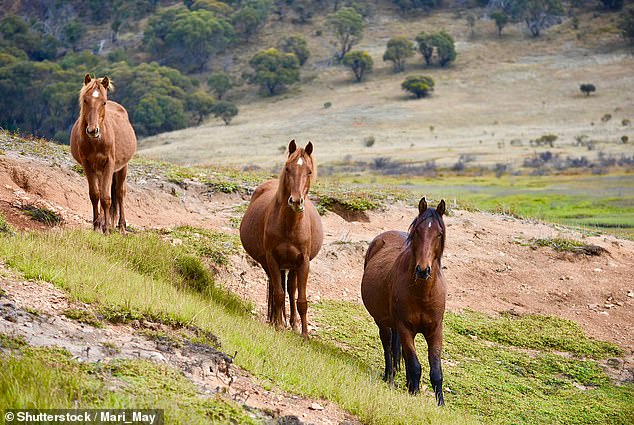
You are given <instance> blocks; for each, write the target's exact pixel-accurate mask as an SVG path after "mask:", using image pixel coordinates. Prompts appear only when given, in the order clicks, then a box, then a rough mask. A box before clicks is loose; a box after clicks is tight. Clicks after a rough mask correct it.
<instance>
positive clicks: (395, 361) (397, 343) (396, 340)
mask: <svg viewBox="0 0 634 425" xmlns="http://www.w3.org/2000/svg"><path fill="white" fill-rule="evenodd" d="M391 331H392V338H391V343H392V347H391V348H392V367H394V371H397V370H399V369H400V368H401V358H402V351H401V350H402V348H401V337H400V336H399V334H398V332H397V330H396V329H394V328H392V329H391Z"/></svg>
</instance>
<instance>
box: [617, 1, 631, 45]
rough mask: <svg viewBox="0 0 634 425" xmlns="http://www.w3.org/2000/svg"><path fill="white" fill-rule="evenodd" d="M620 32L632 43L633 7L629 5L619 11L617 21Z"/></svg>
mask: <svg viewBox="0 0 634 425" xmlns="http://www.w3.org/2000/svg"><path fill="white" fill-rule="evenodd" d="M618 26H619V29H620V30H621V34H622V35H623V37H624V38H626V39H628V40H629V42H630V44H634V7H630V8H628V9H626V10H624V11H623V12H622V13H621V16H620V18H619V23H618Z"/></svg>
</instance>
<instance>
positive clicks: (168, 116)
mask: <svg viewBox="0 0 634 425" xmlns="http://www.w3.org/2000/svg"><path fill="white" fill-rule="evenodd" d="M473 1H474V2H475V3H477V5H478V6H486V10H487V13H488V14H489V16H490V17H491V18H492V19H494V21H495V22H496V25H498V30H499V32H500V33H501V32H502V29H503V27H504V25H506V23H507V22H509V21H519V20H522V19H523V20H525V21H526V22H527V26H528V28H529V30H530V31H531V32H532V33H533V29H535V30H536V31H537V34H535V33H533V35H536V36H538V33H539V31H540V30H542V29H543V28H544V26H543V25H546V22H549V21H548V20H544V21H542V23H541V24H539V23H538V24H534V23H532V21H531V18H530V16H555V15H556V14H557V13H559V11H560V7H561V3H560V1H561V0H473ZM393 3H394V4H395V5H397V6H398V7H399V9H400V10H401V11H403V12H404V13H411V12H412V11H414V12H416V11H421V12H422V13H426V11H428V10H430V9H433V8H435V7H438V6H439V4H440V0H394V1H393ZM601 3H602V7H604V8H605V9H606V10H620V9H621V8H623V7H624V4H623V3H624V2H623V1H622V0H601ZM20 4H21V7H22V8H23V10H22V14H21V16H16V15H11V14H5V15H3V16H2V18H1V19H0V97H2V99H3V102H2V103H1V104H0V126H1V127H3V128H5V129H10V130H16V129H19V130H21V131H23V132H28V133H31V134H34V135H37V136H45V137H50V138H55V139H56V140H58V141H60V142H64V143H67V142H68V133H69V131H70V128H71V126H72V124H73V122H74V120H75V119H76V116H77V114H78V108H79V107H78V104H77V99H76V97H77V93H78V90H79V88H80V85H81V81H82V78H83V75H84V74H85V73H91V74H93V75H104V74H108V75H109V76H110V77H112V78H113V80H114V82H115V84H116V86H117V89H116V90H115V91H114V92H113V93H112V94H111V97H112V99H113V100H116V101H118V102H121V103H122V104H123V105H124V106H125V107H126V108H127V109H128V112H129V114H130V118H131V120H132V122H133V125H134V127H135V129H136V131H137V133H138V134H139V136H148V135H152V134H156V133H159V132H164V131H170V130H175V129H179V128H183V127H186V126H189V125H196V124H200V123H201V122H202V121H203V120H205V119H206V118H207V117H208V116H210V115H213V116H216V117H218V118H220V119H222V120H223V121H224V122H225V124H229V123H230V122H231V120H232V119H233V118H234V117H235V116H236V114H237V113H238V109H237V107H236V106H235V105H234V104H233V103H231V101H230V100H231V92H232V90H233V89H234V87H236V86H237V85H240V84H242V83H244V82H248V83H251V84H254V85H257V86H259V87H260V89H261V92H262V93H263V94H265V95H269V96H270V95H275V94H278V93H280V92H282V91H283V90H284V89H285V88H286V87H288V86H289V85H291V84H294V83H296V82H298V81H299V79H300V69H301V67H302V66H304V64H305V63H306V62H307V60H308V59H309V58H310V51H309V50H308V44H307V42H306V40H305V39H303V38H302V37H301V36H299V35H289V36H286V37H282V38H280V40H278V43H277V45H275V46H273V47H270V48H267V49H264V50H262V51H260V52H258V53H256V54H255V55H254V56H253V57H252V58H251V59H250V61H249V65H250V68H251V70H250V71H248V72H245V73H243V74H242V75H239V76H238V75H230V74H228V73H225V72H213V73H210V68H213V67H214V65H215V66H217V64H215V60H214V59H215V58H216V57H217V56H218V55H221V54H223V53H226V52H227V51H228V50H230V49H233V48H234V47H235V46H238V45H244V44H248V43H252V42H253V41H254V39H255V35H256V34H257V32H258V31H259V30H260V29H261V28H262V27H263V26H264V24H265V23H266V22H267V21H269V20H272V19H279V20H292V21H293V22H294V23H296V24H298V25H301V24H303V23H306V22H310V21H311V20H312V18H313V17H314V16H315V15H316V14H317V13H321V14H325V15H326V16H325V18H326V19H325V26H324V29H326V30H327V31H328V32H329V36H330V37H332V38H333V40H334V41H335V49H334V51H333V61H334V63H335V64H341V65H344V66H347V67H349V68H350V70H351V71H352V73H353V75H354V79H355V80H356V81H362V80H363V79H364V77H365V76H366V75H367V73H368V72H371V70H372V67H373V58H372V57H371V56H370V55H369V54H368V53H367V52H363V51H358V50H356V51H355V50H353V48H354V46H355V45H357V44H358V43H359V41H360V40H361V38H362V37H363V32H364V31H365V29H366V26H367V22H368V19H369V18H370V17H371V16H372V15H373V13H374V10H373V8H374V3H373V2H364V1H357V0H314V1H308V0H227V1H220V0H184V1H183V2H182V3H181V4H180V5H170V7H161V6H160V4H161V2H159V1H158V0H153V1H152V0H150V1H147V0H127V1H124V0H40V1H38V2H37V4H36V3H35V2H29V1H24V2H21V3H20ZM632 10H633V9H631V8H626V10H625V11H623V12H622V13H621V15H620V16H619V21H618V22H619V24H618V25H619V28H620V29H621V30H622V32H623V35H624V36H625V37H626V38H628V39H629V40H634V35H632V34H634V31H633V30H632V28H633V27H634V25H633V22H634V12H633V11H632ZM25 15H26V16H28V17H29V18H25V17H24V16H25ZM143 18H147V20H146V21H147V24H146V25H145V26H144V27H143V29H142V31H141V33H142V40H141V42H140V43H139V48H138V50H132V51H130V50H125V49H123V48H115V49H111V50H110V51H109V53H108V54H103V53H101V52H100V47H99V46H92V47H91V48H90V49H88V50H86V49H85V47H86V44H87V41H86V40H85V38H86V35H85V34H86V32H87V30H88V29H89V28H87V27H88V26H89V25H90V23H96V24H99V25H102V26H103V25H105V26H106V27H109V28H110V30H111V42H112V43H113V45H114V46H115V47H116V46H117V45H119V44H118V43H119V38H120V37H121V35H122V34H123V33H124V32H125V31H128V32H135V31H136V32H139V31H140V30H139V28H137V26H138V22H139V20H141V19H143ZM319 31H321V29H320V30H319ZM80 46H82V47H80ZM82 48H84V50H82ZM416 52H419V53H420V54H421V55H422V58H423V61H424V63H425V65H426V66H428V67H429V66H439V67H446V66H449V65H450V64H451V63H452V62H453V61H454V60H455V59H456V51H455V45H454V41H453V39H452V37H451V36H450V35H449V34H447V33H445V32H443V31H439V32H434V33H420V34H418V35H416V37H414V38H413V39H408V38H407V37H394V38H392V39H390V40H389V41H388V43H387V46H386V50H385V53H384V54H383V58H382V59H383V61H387V62H391V63H392V65H393V70H394V72H402V71H403V70H404V69H405V66H406V62H407V61H408V60H411V58H412V57H413V56H414V55H415V54H416ZM425 78H428V77H425ZM425 78H424V79H420V78H419V79H418V80H416V81H415V82H413V81H409V82H407V84H406V82H404V83H403V84H404V86H403V88H404V89H406V88H405V85H407V86H408V87H415V88H413V89H412V90H416V91H412V90H409V89H406V90H409V91H411V92H412V93H413V94H414V95H416V96H419V94H420V96H425V95H427V94H429V92H430V91H431V90H433V81H430V80H431V79H425Z"/></svg>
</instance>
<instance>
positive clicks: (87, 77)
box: [84, 74, 92, 86]
mask: <svg viewBox="0 0 634 425" xmlns="http://www.w3.org/2000/svg"><path fill="white" fill-rule="evenodd" d="M91 81H92V78H90V74H86V76H85V77H84V85H85V86H86V85H88V83H90V82H91Z"/></svg>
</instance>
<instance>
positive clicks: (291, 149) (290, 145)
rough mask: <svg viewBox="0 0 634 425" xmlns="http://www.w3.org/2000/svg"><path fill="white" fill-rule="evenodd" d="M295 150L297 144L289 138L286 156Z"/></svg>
mask: <svg viewBox="0 0 634 425" xmlns="http://www.w3.org/2000/svg"><path fill="white" fill-rule="evenodd" d="M296 150H297V144H295V139H293V140H291V142H290V143H289V144H288V156H291V154H292V153H293V152H295V151H296Z"/></svg>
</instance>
